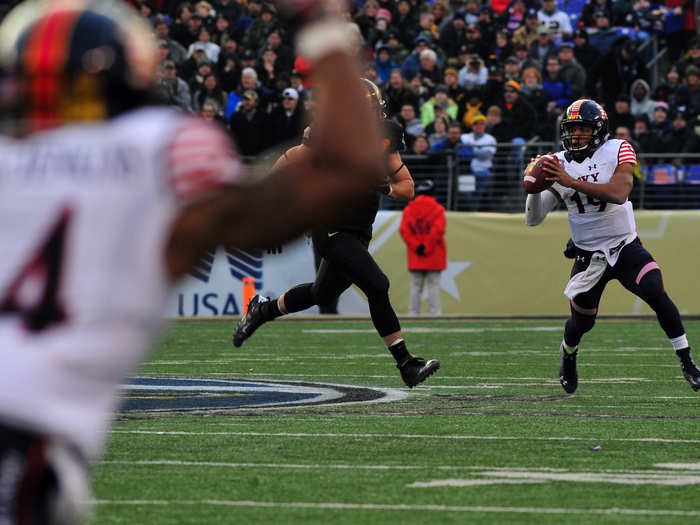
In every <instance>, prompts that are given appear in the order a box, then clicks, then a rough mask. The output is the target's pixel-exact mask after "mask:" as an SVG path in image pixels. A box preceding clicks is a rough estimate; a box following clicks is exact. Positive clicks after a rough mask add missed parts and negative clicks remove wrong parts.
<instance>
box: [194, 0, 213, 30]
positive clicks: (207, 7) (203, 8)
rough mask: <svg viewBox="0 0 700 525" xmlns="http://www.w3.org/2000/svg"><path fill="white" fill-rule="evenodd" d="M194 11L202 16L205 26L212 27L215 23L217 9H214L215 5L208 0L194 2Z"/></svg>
mask: <svg viewBox="0 0 700 525" xmlns="http://www.w3.org/2000/svg"><path fill="white" fill-rule="evenodd" d="M194 12H195V13H197V14H198V15H199V16H200V17H201V18H202V25H203V26H204V27H211V26H213V25H214V16H215V15H216V11H214V6H212V5H211V4H210V3H209V2H207V1H206V0H202V1H200V2H197V3H196V4H194Z"/></svg>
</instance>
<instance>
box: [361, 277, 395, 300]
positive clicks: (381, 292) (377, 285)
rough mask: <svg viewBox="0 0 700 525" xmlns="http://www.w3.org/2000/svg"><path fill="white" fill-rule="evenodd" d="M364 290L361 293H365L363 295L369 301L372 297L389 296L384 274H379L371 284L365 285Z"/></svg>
mask: <svg viewBox="0 0 700 525" xmlns="http://www.w3.org/2000/svg"><path fill="white" fill-rule="evenodd" d="M365 288H366V289H365ZM365 288H363V290H362V291H363V292H365V295H366V296H367V299H369V300H371V299H372V298H374V297H382V296H385V295H389V278H388V277H387V276H386V275H385V274H384V272H379V273H378V274H377V275H376V276H374V278H373V279H372V280H371V282H369V283H367V285H365Z"/></svg>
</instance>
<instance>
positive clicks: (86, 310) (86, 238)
mask: <svg viewBox="0 0 700 525" xmlns="http://www.w3.org/2000/svg"><path fill="white" fill-rule="evenodd" d="M0 159H2V161H1V162H0V362H1V363H2V365H1V366H0V421H1V422H3V423H5V424H11V425H15V426H19V427H21V428H24V429H28V430H34V431H37V432H42V433H50V434H53V435H57V436H62V437H64V438H65V439H67V440H69V441H70V442H72V443H74V444H76V445H77V446H79V447H80V448H81V449H82V451H83V452H84V453H85V454H86V455H87V456H94V455H95V454H97V453H99V451H100V450H101V446H102V442H103V439H104V437H105V436H104V430H105V429H106V427H107V425H108V423H109V420H110V418H111V415H112V413H113V411H114V409H115V408H116V405H117V402H118V391H119V384H120V382H121V381H122V380H123V379H124V378H125V377H126V376H127V375H128V374H129V373H130V372H131V371H132V369H133V368H134V367H135V366H136V365H137V364H138V363H139V362H140V361H141V360H142V359H143V358H144V357H145V354H146V352H147V351H148V349H149V348H150V345H151V343H152V339H153V337H154V336H155V335H156V333H157V331H158V328H159V327H160V325H161V319H162V315H163V308H164V306H165V302H166V299H167V296H168V294H169V291H170V284H171V283H170V282H169V277H168V274H167V268H166V260H165V247H166V243H167V241H168V238H169V236H170V232H171V229H172V227H173V222H174V219H175V218H176V217H177V216H178V213H179V211H180V210H181V209H182V207H183V205H184V204H186V203H188V202H191V201H193V200H196V199H198V198H202V197H203V196H204V195H206V194H209V193H210V192H211V191H213V190H214V189H215V188H216V187H219V186H221V185H223V184H231V183H234V184H235V183H236V182H237V181H238V180H239V179H240V178H241V173H242V171H241V164H240V161H239V158H238V156H237V154H236V153H235V151H234V150H233V146H232V144H231V142H230V140H229V138H228V135H227V134H226V133H225V132H224V131H223V130H221V129H219V128H218V127H216V126H214V125H212V124H209V123H207V122H205V121H204V120H203V119H200V118H198V117H191V116H185V115H184V114H181V113H178V112H175V111H174V110H172V109H168V108H145V109H140V110H136V111H132V112H130V113H127V114H124V115H122V116H120V117H118V118H115V119H112V120H110V121H107V122H99V123H89V124H79V125H71V126H66V127H63V128H58V129H55V130H49V131H45V132H42V133H37V134H35V135H33V136H30V137H28V138H26V139H24V140H20V141H17V140H14V139H9V138H2V139H0Z"/></svg>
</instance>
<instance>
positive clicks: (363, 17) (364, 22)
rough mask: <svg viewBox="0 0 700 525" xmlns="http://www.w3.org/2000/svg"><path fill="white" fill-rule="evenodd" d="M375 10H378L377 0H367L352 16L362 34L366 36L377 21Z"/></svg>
mask: <svg viewBox="0 0 700 525" xmlns="http://www.w3.org/2000/svg"><path fill="white" fill-rule="evenodd" d="M377 11H379V2H377V0H367V1H366V2H365V4H364V5H363V6H362V8H361V9H360V10H359V11H358V12H357V14H356V15H355V16H354V18H353V21H354V22H355V23H356V24H357V25H358V27H359V28H360V32H361V33H362V35H363V36H365V37H366V36H367V35H368V34H369V31H370V29H372V28H373V27H374V26H375V24H376V23H377Z"/></svg>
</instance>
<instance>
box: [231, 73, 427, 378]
mask: <svg viewBox="0 0 700 525" xmlns="http://www.w3.org/2000/svg"><path fill="white" fill-rule="evenodd" d="M362 81H363V83H364V84H365V88H366V90H367V96H366V97H367V100H368V102H369V103H368V104H367V106H368V107H372V108H373V110H374V112H375V115H376V116H377V117H379V118H378V120H381V121H382V125H383V131H384V136H383V138H382V149H383V150H384V152H385V155H386V167H385V168H384V170H383V173H385V174H386V177H387V179H386V183H385V184H383V185H381V186H380V187H378V188H377V189H372V190H371V191H369V192H368V193H367V195H366V198H365V199H364V200H363V201H362V202H361V203H359V204H358V205H357V206H355V207H353V208H350V209H349V210H348V213H347V216H346V217H344V218H343V220H341V221H340V222H336V223H333V224H332V225H331V226H328V227H323V228H317V229H315V230H314V231H313V232H312V239H313V243H314V247H315V248H316V249H317V250H318V252H319V254H320V255H321V256H322V257H323V260H322V261H321V265H320V266H319V268H318V272H317V273H316V280H315V281H314V282H313V283H305V284H300V285H298V286H295V287H294V288H292V289H291V290H288V291H287V292H285V293H283V294H282V295H280V296H279V297H278V298H276V299H273V300H269V299H268V298H267V297H262V296H259V295H256V296H254V297H253V298H252V299H251V300H250V304H249V305H248V312H247V314H246V315H245V316H243V318H242V319H241V321H240V322H239V323H238V326H237V327H236V331H235V333H234V334H233V344H234V345H235V346H241V345H242V344H243V342H244V341H245V340H246V339H248V338H249V337H250V336H251V335H253V332H255V330H256V329H257V328H258V327H260V325H262V324H263V323H265V322H267V321H272V320H273V319H276V318H277V317H280V316H282V315H286V314H290V313H294V312H300V311H302V310H306V309H307V308H311V307H312V306H314V305H319V304H324V303H328V302H330V301H331V300H333V299H335V298H337V297H338V296H339V295H340V294H341V293H343V292H344V291H345V290H346V289H347V288H349V287H350V285H352V284H355V285H357V286H358V287H359V288H360V289H361V290H362V292H363V293H364V294H365V295H366V296H367V302H368V303H369V312H370V315H371V317H372V323H373V324H374V327H375V328H376V330H377V333H379V336H380V337H381V338H382V341H384V343H385V344H386V345H387V347H388V349H389V351H390V352H391V355H392V356H393V357H394V359H395V360H396V367H397V368H398V369H399V371H400V373H401V378H402V379H403V381H404V383H406V385H407V386H408V387H409V388H413V387H414V386H416V385H418V384H419V383H421V382H423V381H424V380H425V379H426V378H427V377H429V376H430V375H432V374H433V373H434V372H436V371H437V370H438V368H440V362H439V361H437V360H435V359H432V360H430V361H427V362H426V361H425V359H423V358H420V357H414V356H412V355H411V354H410V353H409V352H408V349H407V348H406V343H405V341H404V340H403V336H402V334H401V327H400V325H399V320H398V318H397V316H396V312H395V311H394V309H393V307H392V306H391V303H390V301H389V279H388V278H387V276H386V275H385V274H384V272H383V271H382V270H381V268H379V266H378V265H377V263H376V262H375V261H374V259H373V258H372V255H371V254H370V253H369V250H368V247H369V242H370V240H371V239H372V224H373V223H374V218H375V217H376V215H377V211H378V210H379V199H380V197H381V194H382V193H383V194H385V195H388V196H389V197H391V198H393V199H397V200H408V199H410V198H411V197H413V178H412V177H411V174H410V172H409V171H408V168H407V167H406V165H405V164H404V163H403V161H402V160H401V155H400V154H399V150H400V149H401V148H402V146H403V129H402V128H401V126H400V125H399V124H397V123H396V122H394V121H391V120H386V119H385V118H384V113H383V107H384V100H383V99H382V96H381V93H380V92H379V89H378V88H377V86H376V85H375V84H374V83H373V82H371V81H369V80H367V79H362ZM318 137H319V135H318V130H317V129H316V128H315V127H314V128H313V131H311V132H310V135H309V136H307V140H306V141H305V142H304V143H302V144H300V145H299V146H295V147H294V148H291V149H290V150H288V151H287V152H286V153H284V154H283V155H282V157H280V159H279V160H278V161H277V163H276V164H275V167H274V168H273V171H274V170H275V169H279V168H281V167H284V166H286V165H287V164H288V163H289V162H293V161H294V159H299V158H304V157H307V156H309V155H311V154H312V152H313V151H315V150H316V149H318V148H320V147H322V146H321V144H319V143H318V141H317V138H318Z"/></svg>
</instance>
